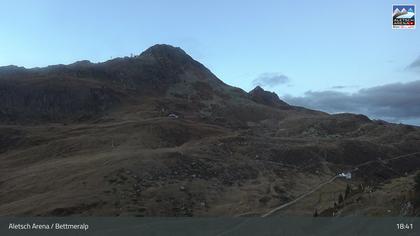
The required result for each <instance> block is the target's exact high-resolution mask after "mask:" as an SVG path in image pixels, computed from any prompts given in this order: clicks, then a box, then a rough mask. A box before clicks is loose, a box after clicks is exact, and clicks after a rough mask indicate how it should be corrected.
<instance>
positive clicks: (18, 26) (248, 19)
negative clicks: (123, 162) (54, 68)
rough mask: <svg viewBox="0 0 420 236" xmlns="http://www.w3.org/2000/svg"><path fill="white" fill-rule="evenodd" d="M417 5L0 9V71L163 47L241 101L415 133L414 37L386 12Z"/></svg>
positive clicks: (165, 1) (36, 2)
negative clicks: (240, 92)
mask: <svg viewBox="0 0 420 236" xmlns="http://www.w3.org/2000/svg"><path fill="white" fill-rule="evenodd" d="M419 1H420V0H419ZM419 1H404V0H401V1H398V2H395V1H390V0H382V1H361V0H352V1H333V0H331V1H326V0H317V1H310V0H300V1H295V0H290V1H289V0H284V1H282V0H273V1H270V0H259V1H246V0H240V1H237V0H230V1H221V0H212V1H210V0H208V1H197V0H177V1H173V0H172V1H171V0H153V1H142V0H136V1H130V0H119V1H110V0H84V1H81V0H71V1H67V0H62V1H56V0H10V1H6V0H0V66H5V65H11V64H13V65H18V66H25V67H29V68H30V67H42V66H47V65H52V64H70V63H72V62H75V61H78V60H85V59H86V60H90V61H92V62H100V61H106V60H109V59H111V58H114V57H121V56H127V55H130V54H132V53H133V54H139V53H141V52H142V51H144V50H145V49H147V48H148V47H150V46H152V45H154V44H157V43H166V44H171V45H174V46H179V47H181V48H183V49H184V50H185V51H186V52H187V53H188V54H190V55H191V56H192V57H193V58H195V59H196V60H198V61H200V62H201V63H203V64H204V65H206V66H207V67H208V68H209V69H210V70H211V71H212V72H213V73H214V74H216V75H217V76H218V77H219V78H220V79H222V80H223V81H225V82H226V83H228V84H230V85H233V86H236V87H240V88H242V89H244V90H245V91H249V90H251V89H252V88H253V87H255V86H256V85H260V86H262V87H263V88H264V89H266V90H270V91H274V92H276V93H277V94H278V95H279V96H280V97H281V98H283V99H284V100H286V101H287V102H289V103H292V104H294V105H302V106H308V107H310V108H314V109H321V110H324V111H328V112H331V113H335V112H356V113H358V112H364V113H367V115H369V116H370V117H371V118H378V119H386V120H389V121H393V122H404V123H410V124H418V125H420V107H419V106H420V105H417V104H418V103H416V102H415V100H414V99H418V97H416V96H415V94H416V93H417V92H418V93H420V87H419V88H418V89H419V91H417V90H415V91H414V92H412V91H411V90H410V91H411V93H412V94H413V96H414V97H413V96H412V97H404V98H402V97H401V96H397V95H398V94H400V93H404V94H406V95H407V94H408V95H410V94H411V93H406V90H405V89H411V88H412V87H413V85H415V86H414V87H415V88H417V87H416V85H417V83H416V81H419V80H420V32H419V30H420V29H415V30H393V29H392V27H391V24H392V11H393V8H392V4H395V3H412V4H416V3H417V4H418V2H419ZM413 83H414V84H413ZM395 86H396V87H398V88H399V89H401V91H397V92H395V94H394V95H395V99H396V100H397V102H395V101H394V100H393V98H394V97H390V96H389V94H387V91H388V90H387V89H392V88H393V87H395ZM378 89H379V90H381V89H383V90H385V91H381V92H377V93H376V95H375V97H374V98H372V96H367V95H366V94H367V93H368V92H369V91H370V92H371V91H377V90H378ZM366 91H368V92H366ZM330 96H331V97H330ZM337 96H339V97H340V99H336V98H337ZM378 96H385V97H384V98H386V99H385V100H387V101H388V102H386V101H384V102H383V103H380V104H378V103H377V102H374V101H373V100H375V99H376V100H377V99H379V100H381V101H382V98H381V97H378ZM330 98H331V99H330ZM363 99H368V100H363ZM369 99H370V100H369ZM341 100H342V101H343V104H337V101H341ZM376 100H375V101H376ZM389 100H390V101H392V102H390V101H389ZM332 102H333V103H334V104H331V103H332ZM390 103H392V104H390ZM419 103H420V102H419ZM407 104H410V105H409V106H408V105H407ZM360 106H363V107H360ZM377 106H381V107H377ZM397 108H398V109H399V110H398V109H397ZM371 109H374V110H375V109H379V110H378V111H371ZM401 109H403V111H405V110H406V109H408V110H410V111H411V110H413V109H414V111H415V112H414V113H413V112H408V113H409V114H408V113H407V112H401ZM385 110H386V111H385ZM393 112H396V113H398V114H394V115H393ZM406 113H407V114H406Z"/></svg>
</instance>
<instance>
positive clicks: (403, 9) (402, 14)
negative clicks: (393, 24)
mask: <svg viewBox="0 0 420 236" xmlns="http://www.w3.org/2000/svg"><path fill="white" fill-rule="evenodd" d="M407 9H408V10H407ZM414 15H415V13H414V6H406V5H405V6H404V5H403V6H394V11H393V14H392V18H394V19H414Z"/></svg>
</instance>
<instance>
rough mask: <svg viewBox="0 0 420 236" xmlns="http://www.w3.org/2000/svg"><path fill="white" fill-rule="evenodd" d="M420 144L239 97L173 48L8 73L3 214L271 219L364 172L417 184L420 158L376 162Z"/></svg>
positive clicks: (372, 179)
mask: <svg viewBox="0 0 420 236" xmlns="http://www.w3.org/2000/svg"><path fill="white" fill-rule="evenodd" d="M419 143H420V130H419V128H417V127H412V126H406V125H396V124H389V123H384V122H379V121H372V120H370V119H369V118H367V117H365V116H363V115H355V114H338V115H329V114H326V113H323V112H318V111H313V110H309V109H305V108H301V107H294V106H292V105H289V104H287V103H285V102H284V101H281V100H280V99H279V98H278V96H277V95H276V94H275V93H271V92H267V91H264V90H263V89H262V88H260V87H257V88H255V89H254V90H252V91H251V92H250V93H247V92H245V91H243V90H241V89H238V88H235V87H231V86H229V85H227V84H225V83H223V82H222V81H221V80H220V79H218V78H217V77H216V76H215V75H214V74H212V73H211V72H210V71H209V70H208V69H207V68H205V67H204V66H203V65H202V64H200V63H199V62H197V61H195V60H194V59H192V58H191V57H190V56H188V55H187V54H186V53H185V52H184V51H183V50H182V49H180V48H175V47H172V46H169V45H155V46H153V47H151V48H149V49H147V50H146V51H144V52H143V53H142V54H140V55H138V56H135V57H126V58H117V59H114V60H110V61H106V62H103V63H91V62H88V61H80V62H76V63H74V64H70V65H57V66H49V67H46V68H33V69H25V68H21V67H14V66H8V67H2V68H0V163H1V165H0V215H59V216H66V215H112V216H114V215H132V216H209V215H213V216H214V215H218V216H221V215H240V214H244V213H247V212H251V211H252V212H256V213H257V214H260V213H264V212H266V211H268V210H269V209H271V208H273V207H275V206H278V205H280V204H282V203H285V202H288V201H290V200H292V199H294V198H296V197H297V196H299V195H300V194H302V193H304V192H305V191H307V190H308V189H310V188H311V187H312V186H314V185H317V184H319V183H322V181H325V180H328V179H330V178H331V176H334V175H336V174H337V173H338V172H341V171H344V170H349V169H352V168H354V167H355V166H358V165H361V164H363V163H367V164H366V165H363V166H361V167H360V170H362V171H358V172H356V173H355V174H354V179H353V180H352V181H355V183H365V184H370V185H375V186H376V185H380V184H381V183H384V182H386V181H389V180H390V179H394V178H397V177H399V176H403V175H406V174H407V173H414V172H415V171H416V170H418V169H419V168H420V162H419V161H417V159H418V158H417V159H416V158H403V159H398V160H393V161H389V162H388V163H385V162H384V163H382V164H381V165H378V163H377V162H376V161H377V160H387V159H389V160H390V158H393V157H395V156H398V155H402V154H407V153H414V152H418V151H420V146H419ZM370 161H372V162H370ZM339 181H341V180H339ZM337 186H341V185H339V184H338V185H337ZM325 207H326V208H328V206H325ZM312 211H313V206H311V207H306V208H305V209H304V211H298V210H296V211H295V212H296V214H307V212H312ZM302 212H304V213H302ZM310 214H311V213H310Z"/></svg>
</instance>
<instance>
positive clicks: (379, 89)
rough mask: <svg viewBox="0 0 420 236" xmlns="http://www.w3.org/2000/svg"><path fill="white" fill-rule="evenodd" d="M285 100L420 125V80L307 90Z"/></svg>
mask: <svg viewBox="0 0 420 236" xmlns="http://www.w3.org/2000/svg"><path fill="white" fill-rule="evenodd" d="M284 100H285V101H286V102H288V103H290V104H292V105H298V106H303V107H308V108H312V109H317V110H322V111H326V112H330V113H339V112H351V113H360V114H365V115H368V116H369V117H371V118H374V119H383V120H387V121H390V122H402V123H407V122H408V123H411V124H415V125H420V80H416V81H412V82H407V83H391V84H385V85H381V86H375V87H370V88H364V89H360V90H358V91H357V92H355V93H346V92H339V91H333V90H326V91H307V92H305V94H304V95H303V96H291V95H286V96H285V97H284Z"/></svg>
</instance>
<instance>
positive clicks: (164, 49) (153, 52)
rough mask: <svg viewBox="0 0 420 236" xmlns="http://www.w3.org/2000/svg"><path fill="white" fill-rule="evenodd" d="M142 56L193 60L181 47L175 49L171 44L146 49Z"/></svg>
mask: <svg viewBox="0 0 420 236" xmlns="http://www.w3.org/2000/svg"><path fill="white" fill-rule="evenodd" d="M140 56H154V57H170V58H182V57H188V58H191V57H190V56H189V55H188V54H187V53H186V52H185V51H184V50H182V49H181V48H180V47H174V46H172V45H169V44H156V45H153V46H151V47H150V48H148V49H146V50H145V51H144V52H142V53H141V54H140Z"/></svg>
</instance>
